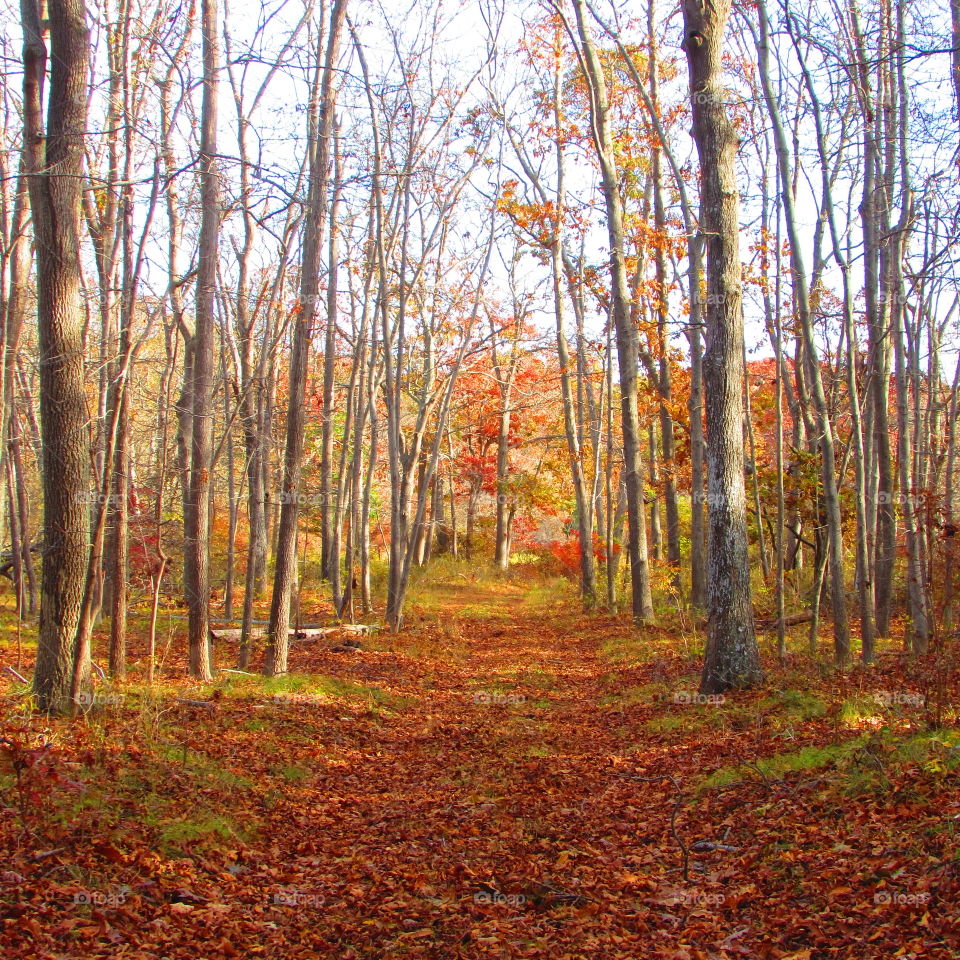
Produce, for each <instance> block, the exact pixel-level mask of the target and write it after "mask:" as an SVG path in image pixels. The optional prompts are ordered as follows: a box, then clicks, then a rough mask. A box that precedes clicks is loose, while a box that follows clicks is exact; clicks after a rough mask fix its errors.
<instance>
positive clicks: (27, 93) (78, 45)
mask: <svg viewBox="0 0 960 960" xmlns="http://www.w3.org/2000/svg"><path fill="white" fill-rule="evenodd" d="M48 14H49V28H50V60H51V64H52V70H51V74H50V78H49V79H50V82H49V101H48V107H47V130H46V137H44V130H43V86H44V79H45V73H46V63H47V50H46V45H45V43H44V40H43V35H42V32H41V31H42V29H43V27H42V26H41V21H40V10H39V5H38V4H37V3H36V2H35V0H23V3H22V15H23V32H24V47H23V65H24V76H23V87H24V96H23V110H24V155H25V157H26V167H27V172H28V176H29V190H30V205H31V209H32V211H33V230H34V236H35V238H36V257H37V337H38V346H39V354H40V423H41V431H42V436H43V459H42V463H43V497H44V520H43V525H44V544H43V546H44V553H43V572H42V587H41V602H40V635H39V639H38V645H37V661H36V669H35V672H34V678H33V690H34V694H35V695H36V697H37V702H38V705H39V707H40V709H41V710H47V711H60V710H63V709H65V708H66V707H67V702H68V698H69V696H70V692H71V684H72V679H73V675H74V674H76V673H77V672H79V673H80V674H81V675H83V674H85V673H86V671H87V669H88V664H87V663H83V662H75V658H76V656H77V651H76V649H75V648H76V640H77V626H78V623H79V619H80V607H81V604H82V601H83V589H84V577H85V574H86V565H87V537H88V523H89V515H88V511H87V499H88V497H87V485H88V470H89V435H88V433H87V418H88V414H87V406H86V395H85V390H84V355H83V319H84V317H83V309H82V305H81V302H80V270H81V267H80V249H81V244H80V211H81V203H80V200H81V192H82V187H83V181H82V176H83V156H84V135H85V132H86V129H87V95H88V90H87V64H88V56H89V35H88V30H87V21H86V9H85V6H84V2H83V0H50V2H49V4H48Z"/></svg>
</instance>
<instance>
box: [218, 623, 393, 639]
mask: <svg viewBox="0 0 960 960" xmlns="http://www.w3.org/2000/svg"><path fill="white" fill-rule="evenodd" d="M374 629H375V628H374V627H371V626H369V625H367V624H364V623H345V624H343V625H342V626H339V627H299V628H296V627H294V628H291V629H290V630H289V631H288V633H287V636H289V638H290V639H291V640H322V639H323V638H324V637H329V636H332V635H333V634H337V633H351V634H366V633H373V631H374ZM266 632H267V631H266V630H264V629H263V628H262V627H257V628H256V629H254V630H251V631H250V636H252V637H263V636H264V635H265V634H266ZM241 633H242V630H241V629H240V627H227V628H226V629H223V628H219V627H218V628H214V627H211V628H210V636H211V637H212V638H213V639H214V640H223V641H230V640H239V639H240V635H241Z"/></svg>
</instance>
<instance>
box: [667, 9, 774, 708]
mask: <svg viewBox="0 0 960 960" xmlns="http://www.w3.org/2000/svg"><path fill="white" fill-rule="evenodd" d="M729 13H730V0H720V2H718V3H716V4H713V5H708V6H706V7H702V6H701V5H700V3H699V2H697V0H683V20H684V41H683V47H684V50H685V51H686V54H687V65H688V68H689V74H690V97H691V104H692V112H693V137H694V140H695V141H696V145H697V154H698V156H699V158H700V171H701V185H700V193H701V230H702V232H703V233H704V234H705V235H706V248H707V310H706V354H705V356H704V369H703V380H704V390H705V392H706V394H707V397H708V398H709V399H708V403H707V451H708V474H709V480H708V493H707V498H708V500H707V504H708V516H709V526H710V539H709V546H708V554H707V600H708V618H709V626H708V634H707V650H706V659H705V662H704V668H703V675H702V677H701V681H700V689H701V692H702V693H706V694H711V693H720V692H722V691H724V690H729V689H731V688H738V687H746V686H752V685H754V684H756V683H758V682H760V680H761V678H762V673H761V670H760V657H759V652H758V649H757V641H756V635H755V633H754V625H753V603H752V599H751V590H750V562H749V557H748V552H747V516H746V491H745V488H744V480H743V374H744V371H743V313H742V290H741V280H742V277H741V266H740V251H739V230H740V224H739V219H738V210H739V197H738V194H737V184H736V170H735V161H736V153H737V136H736V132H735V130H734V128H733V125H732V124H731V122H730V119H729V117H728V116H727V110H726V106H725V104H724V102H723V86H722V82H721V81H722V73H721V57H722V49H723V34H724V30H725V28H726V23H727V18H728V16H729Z"/></svg>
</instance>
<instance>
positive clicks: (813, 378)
mask: <svg viewBox="0 0 960 960" xmlns="http://www.w3.org/2000/svg"><path fill="white" fill-rule="evenodd" d="M758 11H759V15H760V32H759V36H758V37H757V53H758V59H759V63H760V78H761V83H762V86H763V93H764V99H765V100H766V104H767V110H768V112H769V114H770V119H771V124H772V127H773V138H774V145H775V149H776V154H777V172H778V175H779V179H780V197H781V201H782V204H783V213H784V222H785V224H786V228H787V239H788V240H789V242H790V266H791V269H792V272H793V287H794V302H795V303H796V308H797V319H798V320H799V322H800V331H801V334H802V336H803V344H804V349H805V352H806V356H807V360H808V364H809V370H810V386H811V390H812V393H813V401H814V408H815V410H816V414H817V432H818V435H819V440H820V463H821V471H820V472H821V477H822V480H823V502H824V512H825V513H826V519H827V536H828V540H829V554H830V573H831V582H830V599H831V603H832V609H833V642H834V659H835V661H836V662H837V664H839V665H844V664H845V663H846V662H847V660H848V659H849V656H850V627H849V622H848V617H847V597H846V589H845V583H844V558H843V522H842V516H841V513H840V495H839V491H838V488H837V470H836V462H835V460H836V458H835V454H834V443H833V425H832V423H831V421H830V410H829V406H828V403H827V397H826V393H825V391H824V387H823V376H822V373H821V366H820V357H819V354H818V351H817V345H816V340H815V338H814V331H813V316H812V313H811V308H810V292H809V288H808V282H809V281H808V277H807V271H806V266H805V264H804V259H803V254H802V248H801V244H802V240H801V237H800V234H799V229H798V225H797V220H796V216H795V211H794V201H793V178H792V175H791V174H792V166H791V161H790V153H789V149H788V146H787V137H786V132H785V130H784V127H783V123H782V121H781V118H780V109H779V105H778V102H777V98H776V96H775V94H774V91H773V87H772V85H771V83H770V75H769V59H770V55H769V45H768V21H767V12H766V7H765V5H764V3H763V0H760V3H759V5H758Z"/></svg>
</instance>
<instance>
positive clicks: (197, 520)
mask: <svg viewBox="0 0 960 960" xmlns="http://www.w3.org/2000/svg"><path fill="white" fill-rule="evenodd" d="M201 18H202V22H203V25H202V31H201V32H202V34H203V101H202V108H201V119H200V160H199V167H200V202H201V205H202V210H201V219H200V241H199V251H198V263H197V286H196V309H195V313H196V326H195V329H194V334H193V342H192V355H193V356H192V360H193V364H192V374H193V376H192V378H191V379H192V431H191V433H192V442H191V445H190V486H189V512H188V511H187V510H186V509H185V511H184V513H185V515H187V516H188V517H189V522H188V525H187V531H186V542H185V543H184V588H185V593H186V601H187V612H188V615H189V626H188V640H189V647H190V674H191V676H193V677H196V678H198V679H200V680H209V679H210V678H211V677H212V675H213V673H212V671H213V664H212V662H211V660H212V649H211V645H210V473H211V470H212V459H213V398H212V387H213V362H214V361H213V345H214V302H215V298H216V288H217V251H218V235H219V232H220V175H219V171H218V166H217V157H216V154H217V86H218V79H217V76H218V71H219V61H220V53H219V42H218V36H219V31H218V27H217V4H216V0H202V4H201Z"/></svg>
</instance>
